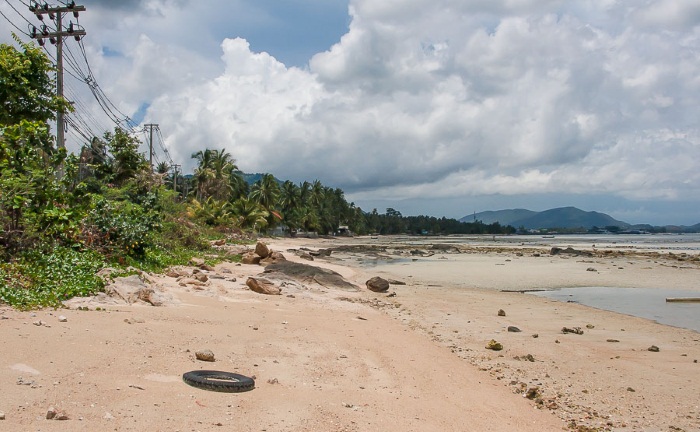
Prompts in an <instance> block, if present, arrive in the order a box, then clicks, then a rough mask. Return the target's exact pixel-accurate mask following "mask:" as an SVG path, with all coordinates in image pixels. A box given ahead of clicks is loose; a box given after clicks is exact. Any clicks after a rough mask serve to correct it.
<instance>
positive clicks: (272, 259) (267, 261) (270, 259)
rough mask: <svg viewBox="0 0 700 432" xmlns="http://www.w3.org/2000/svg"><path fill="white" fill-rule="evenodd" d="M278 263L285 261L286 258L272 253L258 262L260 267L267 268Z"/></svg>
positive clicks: (277, 253)
mask: <svg viewBox="0 0 700 432" xmlns="http://www.w3.org/2000/svg"><path fill="white" fill-rule="evenodd" d="M280 261H287V258H285V257H284V255H282V254H281V253H279V252H274V251H273V252H270V255H268V256H267V257H266V258H263V259H261V260H260V265H262V266H267V265H269V264H273V263H276V262H280Z"/></svg>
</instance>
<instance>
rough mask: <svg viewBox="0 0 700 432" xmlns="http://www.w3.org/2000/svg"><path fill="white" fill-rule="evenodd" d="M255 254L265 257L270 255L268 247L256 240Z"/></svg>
mask: <svg viewBox="0 0 700 432" xmlns="http://www.w3.org/2000/svg"><path fill="white" fill-rule="evenodd" d="M255 254H256V255H257V256H259V257H260V258H267V257H268V256H270V248H268V247H267V245H266V244H265V243H263V242H258V244H256V245H255Z"/></svg>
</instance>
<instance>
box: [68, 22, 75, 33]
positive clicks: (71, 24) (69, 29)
mask: <svg viewBox="0 0 700 432" xmlns="http://www.w3.org/2000/svg"><path fill="white" fill-rule="evenodd" d="M74 31H75V30H74V29H73V23H70V24H69V25H68V33H73V32H74Z"/></svg>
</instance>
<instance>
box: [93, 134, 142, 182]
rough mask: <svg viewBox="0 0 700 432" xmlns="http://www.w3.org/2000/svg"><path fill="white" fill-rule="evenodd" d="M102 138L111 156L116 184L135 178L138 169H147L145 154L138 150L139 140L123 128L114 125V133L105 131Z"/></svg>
mask: <svg viewBox="0 0 700 432" xmlns="http://www.w3.org/2000/svg"><path fill="white" fill-rule="evenodd" d="M104 140H105V141H106V142H107V147H108V148H109V151H110V153H111V154H112V157H113V169H114V182H115V183H116V184H117V185H119V186H121V185H123V184H124V183H125V182H126V181H127V180H129V179H132V178H135V177H136V174H137V172H138V171H139V170H146V169H149V165H148V162H147V161H146V158H145V156H144V155H143V154H141V153H139V151H138V150H139V144H140V142H139V140H138V139H136V138H135V137H132V136H130V135H129V134H128V133H127V132H126V131H125V130H124V129H122V128H120V127H115V128H114V133H111V132H105V134H104Z"/></svg>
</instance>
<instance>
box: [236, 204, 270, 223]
mask: <svg viewBox="0 0 700 432" xmlns="http://www.w3.org/2000/svg"><path fill="white" fill-rule="evenodd" d="M232 207H233V213H234V214H235V215H236V217H237V221H238V226H239V227H241V228H244V229H245V228H252V229H254V230H255V229H258V230H259V229H261V228H265V227H266V226H267V218H268V216H269V213H268V212H267V210H265V209H264V208H263V207H262V206H261V205H260V204H258V203H257V202H255V201H253V200H252V199H249V198H240V199H238V200H236V202H234V203H233V206H232Z"/></svg>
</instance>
